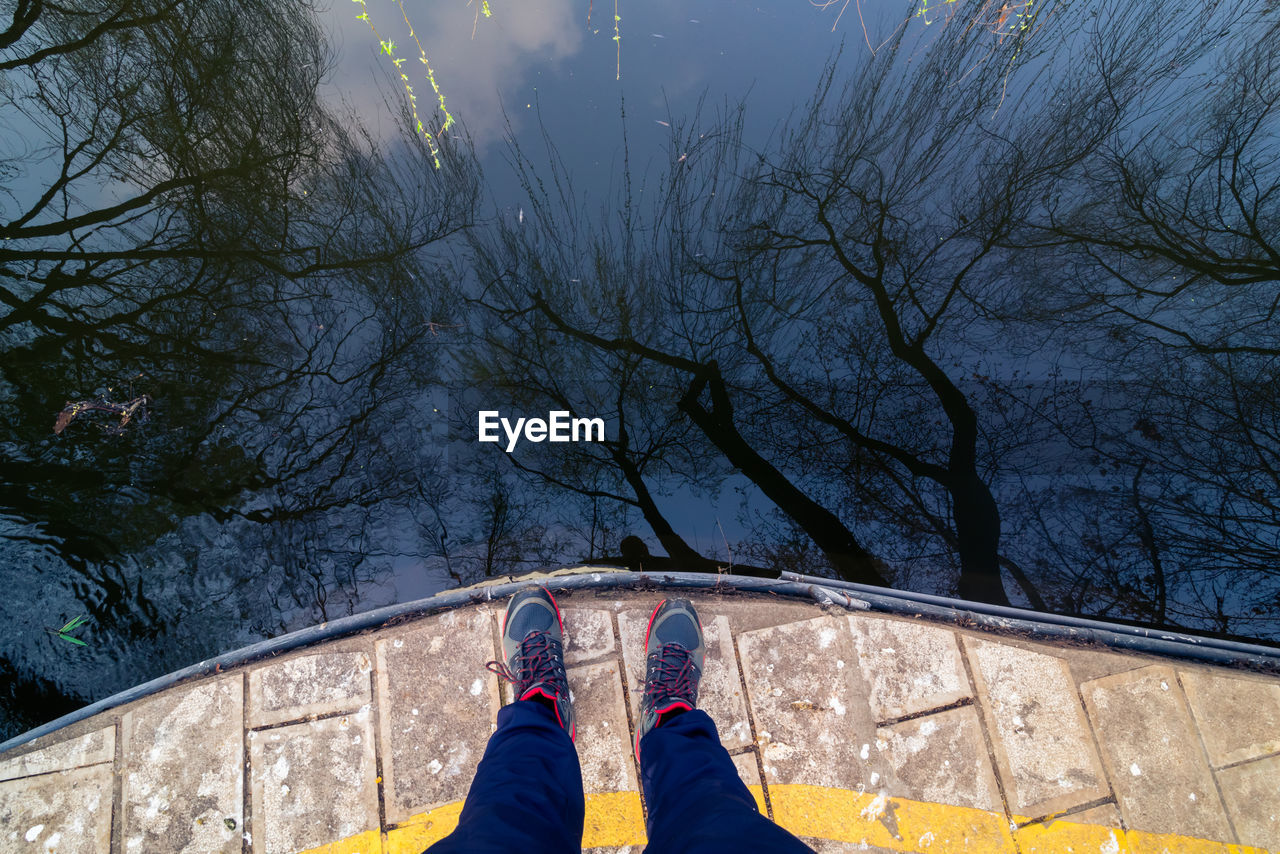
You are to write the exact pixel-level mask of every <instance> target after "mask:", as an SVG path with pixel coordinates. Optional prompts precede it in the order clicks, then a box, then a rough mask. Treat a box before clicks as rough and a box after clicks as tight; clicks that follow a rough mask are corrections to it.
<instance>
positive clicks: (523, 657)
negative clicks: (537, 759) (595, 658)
mask: <svg viewBox="0 0 1280 854" xmlns="http://www.w3.org/2000/svg"><path fill="white" fill-rule="evenodd" d="M502 654H503V656H505V658H506V662H505V663H502V662H498V661H490V662H489V663H488V664H487V665H485V666H486V667H488V668H489V670H491V671H493V672H494V673H496V674H498V676H500V677H501V678H503V679H505V680H506V681H508V682H510V683H511V684H512V685H513V686H514V690H515V696H516V699H517V700H529V699H535V698H541V699H543V700H545V701H547V702H548V703H549V704H550V705H551V707H552V708H553V709H554V710H555V713H556V720H557V721H558V722H559V723H560V726H561V727H562V728H563V729H564V731H565V732H567V733H569V738H570V739H573V738H574V737H575V736H576V735H577V725H576V723H575V722H574V717H573V701H572V700H571V699H570V697H569V678H568V676H567V675H566V674H565V671H564V623H563V621H561V619H560V608H559V607H558V606H557V605H556V600H555V599H553V598H552V597H551V594H550V593H549V592H547V590H546V589H544V588H542V587H528V588H526V589H524V590H521V591H520V592H519V593H517V594H516V595H515V596H512V597H511V602H510V603H509V604H508V605H507V614H506V616H505V617H503V619H502Z"/></svg>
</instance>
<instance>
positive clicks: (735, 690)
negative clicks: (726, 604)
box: [618, 606, 751, 750]
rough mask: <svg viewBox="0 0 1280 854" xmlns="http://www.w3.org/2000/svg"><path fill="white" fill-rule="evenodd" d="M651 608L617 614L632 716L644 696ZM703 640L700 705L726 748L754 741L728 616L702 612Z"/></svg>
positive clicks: (638, 710)
mask: <svg viewBox="0 0 1280 854" xmlns="http://www.w3.org/2000/svg"><path fill="white" fill-rule="evenodd" d="M652 613H653V608H652V606H651V607H650V608H649V610H647V611H646V610H631V611H623V612H622V613H620V614H618V636H619V637H620V638H621V639H622V658H623V661H624V662H625V663H626V672H627V688H628V689H629V691H630V695H631V716H632V719H633V720H635V719H636V718H638V717H639V715H640V698H641V697H642V696H643V695H644V671H645V652H644V634H645V631H646V630H647V629H648V628H649V616H650V615H651V614H652ZM698 619H699V620H700V621H701V622H702V640H703V643H705V644H706V647H707V658H706V661H705V663H704V665H703V668H702V681H701V682H700V683H699V684H698V708H700V709H703V710H704V711H706V713H707V714H709V715H711V719H712V720H713V721H715V722H716V733H717V734H718V735H719V736H720V743H721V744H723V745H724V747H725V749H726V750H734V749H736V748H739V747H746V746H747V745H749V744H751V727H750V725H749V724H748V721H747V703H746V700H745V698H744V697H743V696H742V680H741V679H740V678H739V677H738V661H737V656H736V655H734V651H733V637H732V635H731V634H730V628H729V619H728V618H727V617H725V616H723V615H719V616H715V615H711V614H701V613H700V614H699V615H698Z"/></svg>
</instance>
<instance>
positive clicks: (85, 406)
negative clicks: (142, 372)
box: [53, 394, 151, 435]
mask: <svg viewBox="0 0 1280 854" xmlns="http://www.w3.org/2000/svg"><path fill="white" fill-rule="evenodd" d="M149 403H151V398H150V397H149V396H147V395H145V394H144V395H142V397H135V398H134V399H133V400H130V401H127V402H125V403H112V402H111V401H109V400H103V399H98V400H77V401H75V402H71V401H68V402H67V405H66V406H65V407H63V409H62V411H61V412H59V413H58V417H57V418H56V419H54V422H53V432H54V433H57V434H61V433H62V431H63V430H66V429H67V427H68V426H70V424H71V422H72V421H74V420H75V419H76V416H78V415H80V414H81V413H84V412H110V413H112V414H114V415H119V416H120V423H119V424H108V425H104V426H103V428H102V429H103V430H104V431H106V432H107V433H111V434H113V435H119V434H120V433H123V432H124V428H125V427H127V426H128V424H129V422H130V421H133V420H135V419H136V420H137V421H138V423H145V422H146V420H147V416H148V413H147V404H149Z"/></svg>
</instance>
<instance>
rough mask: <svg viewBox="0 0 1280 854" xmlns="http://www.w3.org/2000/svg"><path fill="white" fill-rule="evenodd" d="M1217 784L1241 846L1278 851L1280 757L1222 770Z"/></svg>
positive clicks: (1279, 846) (1279, 842)
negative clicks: (1254, 846)
mask: <svg viewBox="0 0 1280 854" xmlns="http://www.w3.org/2000/svg"><path fill="white" fill-rule="evenodd" d="M1218 785H1219V786H1220V787H1221V789H1222V797H1223V799H1224V800H1225V801H1226V802H1227V812H1228V814H1230V816H1231V822H1232V824H1234V825H1235V828H1236V833H1237V834H1239V836H1240V842H1241V844H1243V845H1256V846H1257V847H1259V848H1268V847H1269V848H1271V849H1274V850H1280V756H1270V757H1267V758H1266V759H1259V760H1257V761H1255V762H1246V763H1245V764H1243V765H1236V766H1235V767H1232V768H1224V769H1222V770H1221V771H1219V772H1218Z"/></svg>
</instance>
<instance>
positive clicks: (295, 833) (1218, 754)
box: [0, 591, 1280, 854]
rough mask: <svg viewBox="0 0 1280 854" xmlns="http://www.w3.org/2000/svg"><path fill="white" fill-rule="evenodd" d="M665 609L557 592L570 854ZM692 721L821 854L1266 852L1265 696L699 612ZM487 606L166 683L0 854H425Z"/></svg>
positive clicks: (626, 845) (133, 708)
mask: <svg viewBox="0 0 1280 854" xmlns="http://www.w3.org/2000/svg"><path fill="white" fill-rule="evenodd" d="M662 596H663V594H662V593H661V592H660V591H656V592H653V593H648V594H641V593H636V592H623V591H594V592H588V591H581V592H576V593H572V594H570V593H567V592H564V593H561V594H559V595H558V600H559V602H560V605H561V607H562V610H563V614H564V619H565V625H566V634H567V646H566V659H567V664H568V667H569V680H570V684H571V685H572V688H573V695H574V703H575V708H576V710H577V715H578V738H577V742H576V745H577V749H578V752H579V756H580V758H581V760H582V766H583V782H584V788H585V790H586V792H587V799H588V815H587V822H586V828H585V830H584V845H585V846H587V848H588V849H589V850H593V851H597V852H606V851H608V852H613V851H617V852H621V851H636V852H638V851H639V850H640V846H642V845H643V841H644V834H643V803H642V800H641V796H640V792H639V785H638V781H637V768H636V765H635V762H634V760H633V758H632V753H631V732H632V722H633V721H634V720H635V718H636V713H637V706H638V702H639V693H640V689H641V686H642V684H643V664H644V662H643V653H642V649H641V647H642V642H643V634H644V630H645V626H646V625H647V621H648V617H649V614H650V612H651V610H652V608H653V606H654V605H655V604H656V603H657V601H659V600H660V599H661V598H662ZM692 598H693V599H694V601H695V604H696V605H697V607H698V609H699V613H700V615H701V617H702V621H703V627H704V632H705V635H706V639H707V649H708V659H707V667H706V673H705V676H704V681H703V690H702V695H701V701H700V705H701V706H702V707H703V708H705V709H707V710H708V711H709V712H710V713H711V715H712V717H713V718H714V719H715V720H716V723H717V726H718V727H719V731H720V737H721V739H722V741H723V743H724V744H725V746H726V747H727V748H728V749H729V751H730V753H731V754H732V755H733V758H734V762H735V764H736V765H737V767H738V769H739V772H740V774H741V775H742V778H743V780H744V781H745V782H746V783H747V784H748V786H749V787H751V789H752V791H753V793H754V794H755V796H756V798H757V801H758V803H759V804H760V805H761V808H762V811H763V812H765V813H766V814H768V815H770V817H771V818H772V819H773V820H775V821H777V822H779V823H780V824H782V825H783V826H785V827H788V828H789V829H791V830H792V831H793V832H795V833H797V835H800V836H801V837H802V838H805V839H806V840H807V841H808V842H809V844H810V845H812V846H813V847H814V848H815V849H816V850H817V851H819V852H824V854H825V852H845V851H881V852H883V851H894V852H907V851H909V852H919V853H920V854H935V852H942V851H1010V852H1027V854H1030V852H1049V851H1064V852H1065V851H1097V852H1100V853H1101V854H1118V852H1122V851H1132V852H1153V854H1154V852H1162V851H1168V852H1170V854H1177V852H1199V851H1205V852H1209V851H1213V852H1224V854H1225V852H1228V851H1231V852H1241V851H1267V850H1276V851H1280V782H1278V781H1280V680H1278V679H1276V678H1274V677H1266V676H1261V675H1257V674H1251V673H1248V672H1240V671H1232V670H1225V669H1218V668H1209V667H1203V666H1199V665H1192V664H1187V663H1184V662H1175V661H1168V660H1160V659H1155V658H1145V657H1141V656H1135V655H1129V654H1119V653H1116V652H1114V651H1108V650H1104V649H1097V648H1069V647H1063V646H1054V645H1050V644H1044V643H1034V642H1030V641H1026V640H1022V639H1019V638H1016V637H1003V636H998V635H995V634H991V633H984V632H978V631H968V630H958V629H956V628H954V627H952V626H949V625H942V624H935V623H929V622H926V621H923V620H913V619H908V618H897V617H886V616H879V615H873V614H868V613H854V614H849V613H846V612H844V611H837V610H834V609H831V608H827V609H823V608H821V607H820V606H818V605H815V604H811V603H806V602H801V601H798V600H791V599H783V598H779V597H771V596H767V595H760V594H752V595H747V594H713V593H702V594H694V595H693V596H692ZM504 606H505V603H504V602H502V601H494V602H492V603H484V604H479V605H474V606H471V607H467V608H463V609H459V610H456V611H451V612H446V613H442V614H436V615H433V616H428V617H424V618H421V619H418V620H414V621H410V622H403V623H400V624H398V625H394V626H389V627H385V628H382V629H378V630H376V631H371V632H368V633H365V634H362V635H357V636H353V637H348V638H344V639H341V640H337V641H332V642H329V643H326V644H324V645H321V646H317V647H310V648H307V649H304V650H300V651H297V652H295V653H291V654H289V655H286V656H282V657H280V658H276V659H271V660H267V661H262V662H257V663H254V664H251V665H248V666H246V667H244V668H241V669H237V670H232V671H229V672H226V673H223V674H220V675H218V676H216V677H213V678H211V679H207V680H202V681H197V682H193V683H188V684H185V685H180V686H177V687H174V688H171V689H169V690H166V691H164V692H163V693H160V694H157V695H154V696H152V697H149V698H146V699H144V700H140V701H138V702H136V703H134V704H131V705H129V706H126V707H122V708H119V709H116V710H113V711H110V712H106V713H103V714H101V715H98V716H96V717H94V718H91V719H89V720H87V721H83V722H81V723H79V724H76V725H74V726H72V727H68V728H66V729H64V730H62V731H59V732H57V733H54V734H52V735H49V736H46V737H45V738H43V739H41V740H40V741H39V742H37V743H35V744H32V745H28V746H26V747H24V748H21V749H20V751H17V752H14V753H10V754H8V755H4V756H0V852H29V851H30V852H37V851H38V852H54V851H56V852H93V853H94V854H109V853H110V854H149V852H233V851H234V852H254V854H298V852H314V851H324V852H328V853H329V854H339V853H340V852H364V854H370V852H378V854H391V853H392V852H417V851H421V850H422V848H423V847H424V846H425V845H427V844H428V843H430V842H432V841H434V840H436V839H439V838H440V837H441V836H443V835H444V834H446V833H447V832H448V830H449V829H450V828H452V827H453V826H454V824H455V823H456V820H457V813H458V809H459V807H460V803H461V801H462V800H463V798H465V796H466V792H467V788H468V785H469V783H470V781H471V778H472V775H473V774H474V772H475V769H476V765H477V763H478V762H479V760H480V757H481V755H482V753H483V751H484V747H485V744H486V741H487V739H488V736H489V734H490V733H491V732H492V731H493V728H494V716H495V714H496V712H497V710H498V709H499V708H500V706H501V704H503V703H505V702H509V701H510V696H509V693H508V692H507V690H506V686H505V685H500V684H499V681H498V680H497V678H496V677H495V676H493V674H491V673H489V672H488V671H486V670H485V669H484V664H485V662H487V661H489V660H491V659H494V658H497V657H498V656H497V650H498V649H499V648H500V647H499V638H498V632H499V627H500V624H501V616H502V613H503V608H504Z"/></svg>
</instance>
